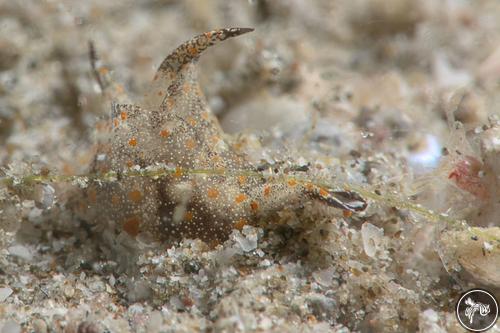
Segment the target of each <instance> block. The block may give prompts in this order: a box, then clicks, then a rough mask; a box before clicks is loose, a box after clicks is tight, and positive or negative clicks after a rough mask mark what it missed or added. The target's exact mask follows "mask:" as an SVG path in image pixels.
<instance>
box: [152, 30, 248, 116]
mask: <svg viewBox="0 0 500 333" xmlns="http://www.w3.org/2000/svg"><path fill="white" fill-rule="evenodd" d="M253 30H254V29H252V28H225V29H217V30H213V31H209V32H205V33H203V34H201V35H198V36H195V37H193V38H192V39H190V40H188V41H186V42H184V43H183V44H181V45H180V46H179V47H177V48H176V49H175V50H174V51H173V52H172V53H170V54H169V55H168V56H167V57H166V58H165V59H164V60H163V62H162V63H161V65H160V67H158V70H157V72H156V74H155V76H154V78H153V82H152V83H151V86H150V87H149V89H148V91H147V94H146V95H145V101H144V104H145V105H144V106H145V107H146V108H148V109H155V108H159V107H160V105H161V104H162V102H163V100H164V98H165V96H166V95H167V90H168V87H169V86H170V85H171V84H172V83H173V82H175V81H176V80H177V79H178V77H179V74H180V73H181V72H182V70H183V67H184V65H187V64H190V63H193V62H195V61H196V60H198V58H199V57H200V55H201V53H203V51H205V50H206V49H207V48H209V47H210V46H212V45H215V44H217V43H218V42H221V41H223V40H226V39H228V38H231V37H236V36H239V35H242V34H245V33H247V32H251V31H253Z"/></svg>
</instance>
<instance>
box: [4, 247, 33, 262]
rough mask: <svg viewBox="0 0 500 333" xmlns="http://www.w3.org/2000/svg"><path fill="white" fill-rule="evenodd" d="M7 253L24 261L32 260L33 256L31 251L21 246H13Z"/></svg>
mask: <svg viewBox="0 0 500 333" xmlns="http://www.w3.org/2000/svg"><path fill="white" fill-rule="evenodd" d="M8 251H9V253H10V255H12V256H15V257H19V258H22V259H25V260H31V259H33V255H32V254H31V251H30V250H29V249H28V248H27V247H26V246H23V245H14V246H11V247H9V248H8Z"/></svg>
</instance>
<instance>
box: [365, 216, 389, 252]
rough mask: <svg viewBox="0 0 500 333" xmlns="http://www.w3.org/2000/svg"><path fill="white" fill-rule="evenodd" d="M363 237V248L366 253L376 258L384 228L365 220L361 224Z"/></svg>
mask: <svg viewBox="0 0 500 333" xmlns="http://www.w3.org/2000/svg"><path fill="white" fill-rule="evenodd" d="M361 237H362V239H363V248H364V250H365V253H366V255H367V256H369V257H372V258H375V254H376V253H377V250H379V248H380V246H381V244H382V241H383V237H384V230H382V229H381V228H378V227H376V226H374V225H373V224H371V223H368V222H365V223H363V225H362V226H361Z"/></svg>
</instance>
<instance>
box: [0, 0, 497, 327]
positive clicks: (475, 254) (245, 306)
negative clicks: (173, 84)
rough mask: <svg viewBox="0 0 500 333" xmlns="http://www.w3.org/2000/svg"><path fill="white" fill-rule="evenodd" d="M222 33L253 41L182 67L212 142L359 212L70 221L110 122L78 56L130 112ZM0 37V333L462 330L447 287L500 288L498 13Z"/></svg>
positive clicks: (101, 10)
mask: <svg viewBox="0 0 500 333" xmlns="http://www.w3.org/2000/svg"><path fill="white" fill-rule="evenodd" d="M223 27H252V28H255V31H254V32H252V33H251V34H247V35H244V36H240V37H238V38H235V39H232V40H228V41H226V42H224V43H223V44H221V45H217V46H215V47H213V48H211V49H210V50H207V52H206V54H204V56H203V58H202V59H201V60H200V62H199V66H198V67H199V72H200V86H201V89H202V90H203V92H204V94H205V95H206V98H207V101H208V105H209V106H210V109H211V111H212V112H213V114H215V116H216V117H217V118H218V119H219V121H220V123H221V126H222V129H223V130H224V132H225V133H226V135H227V138H226V140H227V142H229V143H230V144H231V145H232V146H234V147H237V149H238V151H239V152H241V153H242V154H245V155H246V156H247V158H248V159H249V161H251V162H252V164H253V165H256V166H265V167H263V168H261V169H259V170H261V171H262V174H263V175H266V172H269V173H271V174H272V173H273V172H274V169H276V170H278V171H279V173H281V172H282V171H283V170H287V168H288V169H293V168H295V167H299V168H304V169H307V172H306V175H307V177H309V178H310V179H312V180H314V181H318V182H321V183H322V184H324V183H327V184H331V185H332V186H337V187H342V188H344V189H345V188H348V189H349V190H352V191H355V192H356V193H358V194H359V195H360V196H362V197H364V198H365V199H366V200H367V202H368V207H367V209H366V210H364V211H363V212H359V213H354V214H351V213H350V212H346V211H342V210H339V209H335V208H332V207H328V206H326V205H324V204H321V203H317V202H304V203H303V204H302V205H298V206H296V207H293V209H292V208H287V207H285V208H280V209H279V211H276V212H275V214H274V215H273V217H272V218H270V217H269V218H265V219H263V220H262V221H260V222H259V223H258V224H254V225H244V226H243V225H239V226H238V227H237V228H236V229H235V230H234V231H233V232H232V233H231V235H230V236H229V238H228V239H227V240H226V241H224V242H219V243H217V244H215V243H211V244H207V243H204V242H202V241H200V240H190V239H177V240H175V241H174V242H149V241H148V240H146V239H141V238H140V237H137V238H138V239H132V238H133V237H131V235H130V230H127V228H125V230H124V231H123V230H122V232H116V233H106V232H104V231H103V228H104V227H102V226H99V225H93V224H91V223H88V222H87V221H85V220H84V219H83V220H82V219H80V218H76V217H75V215H74V213H73V211H72V210H71V209H69V208H68V207H69V205H68V204H67V203H68V202H70V201H71V199H72V198H74V197H75V195H76V194H75V193H78V191H79V189H81V188H84V187H86V186H87V180H88V179H86V178H85V177H77V178H71V176H73V175H85V174H86V172H88V166H89V165H90V163H91V161H92V160H93V159H94V157H95V149H94V148H95V142H96V134H95V133H96V127H99V126H100V125H99V124H101V122H102V121H103V119H104V121H106V117H108V116H109V114H110V109H111V107H110V105H109V103H107V102H106V101H105V99H104V98H103V97H102V94H101V90H100V86H99V84H98V82H96V79H95V75H94V74H93V72H92V70H91V66H90V62H91V61H90V59H89V47H88V45H89V42H92V43H93V45H95V48H96V50H97V53H98V59H97V61H98V65H99V66H101V68H103V69H106V74H109V75H110V76H112V77H113V79H114V80H116V81H117V82H120V83H121V85H120V86H118V87H120V89H123V91H124V92H127V94H128V96H129V97H130V99H131V100H139V99H140V98H141V96H142V94H143V93H144V91H145V90H147V87H148V82H149V81H150V80H151V78H152V76H153V74H154V71H155V69H156V68H157V67H158V65H159V64H160V63H161V61H162V60H163V58H164V57H165V56H166V55H167V54H169V53H170V52H171V51H172V50H173V49H174V48H175V47H177V46H178V45H179V44H180V43H182V42H184V41H186V40H188V39H190V38H192V37H193V36H195V35H198V34H200V33H203V32H205V31H210V30H213V29H215V28H223ZM0 32H1V33H0V180H1V182H0V332H2V333H17V332H37V333H38V332H40V333H42V332H78V333H84V332H85V333H93V332H351V331H361V332H413V331H420V332H462V331H463V329H462V328H461V327H460V325H459V324H458V322H457V320H456V318H455V314H454V309H455V302H456V301H457V299H458V298H459V296H460V294H461V293H462V292H464V291H465V290H467V289H469V288H472V287H482V288H486V289H487V290H490V291H492V292H493V293H496V295H497V298H498V296H500V230H499V228H498V226H499V225H500V202H499V199H498V198H500V111H499V110H500V109H499V101H500V90H499V86H498V82H499V79H500V3H498V1H496V0H477V1H474V2H467V1H459V0H450V1H434V0H423V1H410V0H388V1H382V0H372V1H368V0H356V1H348V0H335V1H328V0H324V1H323V0H316V1H305V0H290V1H285V0H276V1H270V0H269V1H266V0H253V1H243V0H237V1H224V0H206V1H201V0H199V1H197V0H186V1H180V0H159V1H152V0H151V1H147V0H145V1H141V2H133V1H106V2H103V1H85V2H77V1H3V2H0ZM101 72H102V71H101ZM235 149H236V148H235ZM268 169H269V170H268ZM230 171H231V170H229V171H228V173H227V174H226V175H225V176H226V177H230V176H231V175H230ZM278 171H277V172H278ZM259 172H260V171H259ZM283 172H284V171H283ZM114 181H116V182H118V183H119V182H120V180H119V179H118V180H114ZM278 199H279V198H278ZM278 199H275V200H278ZM278 201H279V200H278ZM83 205H86V203H85V202H83ZM102 214H103V215H105V214H106V211H105V210H103V212H102ZM104 218H106V217H105V216H104V217H103V219H104ZM104 229H105V228H104ZM134 236H136V235H134ZM490 332H500V327H499V326H498V324H497V326H495V327H494V328H493V329H492V330H491V331H490Z"/></svg>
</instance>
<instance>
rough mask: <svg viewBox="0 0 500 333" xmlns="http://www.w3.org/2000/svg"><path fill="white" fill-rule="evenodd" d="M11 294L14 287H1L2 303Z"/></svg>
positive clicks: (0, 299) (0, 300)
mask: <svg viewBox="0 0 500 333" xmlns="http://www.w3.org/2000/svg"><path fill="white" fill-rule="evenodd" d="M10 295H12V289H10V288H9V287H5V288H0V303H2V302H4V301H5V300H6V299H7V298H8V297H9V296H10Z"/></svg>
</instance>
